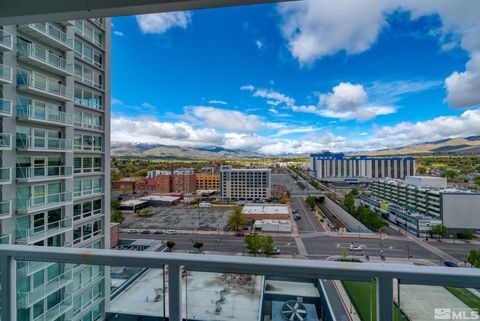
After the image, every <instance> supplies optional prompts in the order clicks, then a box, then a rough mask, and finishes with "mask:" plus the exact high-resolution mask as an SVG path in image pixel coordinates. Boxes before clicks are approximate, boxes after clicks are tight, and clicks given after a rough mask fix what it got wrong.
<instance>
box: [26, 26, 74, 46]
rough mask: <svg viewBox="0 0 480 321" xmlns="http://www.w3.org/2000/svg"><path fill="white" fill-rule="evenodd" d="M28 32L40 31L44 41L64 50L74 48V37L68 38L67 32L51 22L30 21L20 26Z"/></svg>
mask: <svg viewBox="0 0 480 321" xmlns="http://www.w3.org/2000/svg"><path fill="white" fill-rule="evenodd" d="M20 29H21V30H22V31H24V32H27V33H32V32H35V33H38V34H40V36H41V37H42V40H43V41H44V42H48V44H50V45H51V46H55V47H56V48H59V49H63V50H72V49H73V39H69V38H67V34H66V33H65V32H63V31H62V30H60V29H58V28H57V27H55V26H54V25H52V24H50V23H30V24H28V25H22V26H20Z"/></svg>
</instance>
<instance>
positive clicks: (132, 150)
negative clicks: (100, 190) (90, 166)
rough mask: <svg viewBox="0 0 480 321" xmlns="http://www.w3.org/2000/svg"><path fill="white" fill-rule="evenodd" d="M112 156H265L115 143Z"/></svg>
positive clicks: (219, 149)
mask: <svg viewBox="0 0 480 321" xmlns="http://www.w3.org/2000/svg"><path fill="white" fill-rule="evenodd" d="M111 155H112V156H117V157H119V156H122V157H150V158H164V159H221V158H259V157H264V155H261V154H258V153H253V152H248V151H244V150H232V149H226V148H223V147H220V146H204V147H181V146H167V145H161V144H142V143H136V144H135V143H134V144H132V143H115V144H112V148H111Z"/></svg>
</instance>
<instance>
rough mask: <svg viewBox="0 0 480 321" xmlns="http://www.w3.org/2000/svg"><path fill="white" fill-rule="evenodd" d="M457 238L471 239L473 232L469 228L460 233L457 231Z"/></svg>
mask: <svg viewBox="0 0 480 321" xmlns="http://www.w3.org/2000/svg"><path fill="white" fill-rule="evenodd" d="M458 238H459V239H462V240H472V239H473V233H472V231H470V230H465V231H463V232H462V233H458Z"/></svg>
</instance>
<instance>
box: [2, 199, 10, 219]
mask: <svg viewBox="0 0 480 321" xmlns="http://www.w3.org/2000/svg"><path fill="white" fill-rule="evenodd" d="M11 216H12V201H0V219H3V218H7V217H11Z"/></svg>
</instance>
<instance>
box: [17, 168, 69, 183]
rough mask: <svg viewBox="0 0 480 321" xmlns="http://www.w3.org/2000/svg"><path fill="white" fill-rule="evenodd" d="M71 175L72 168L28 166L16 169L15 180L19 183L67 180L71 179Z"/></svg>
mask: <svg viewBox="0 0 480 321" xmlns="http://www.w3.org/2000/svg"><path fill="white" fill-rule="evenodd" d="M72 175H73V167H72V166H30V167H17V168H16V179H17V181H19V182H35V181H43V180H49V179H59V178H68V177H72Z"/></svg>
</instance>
